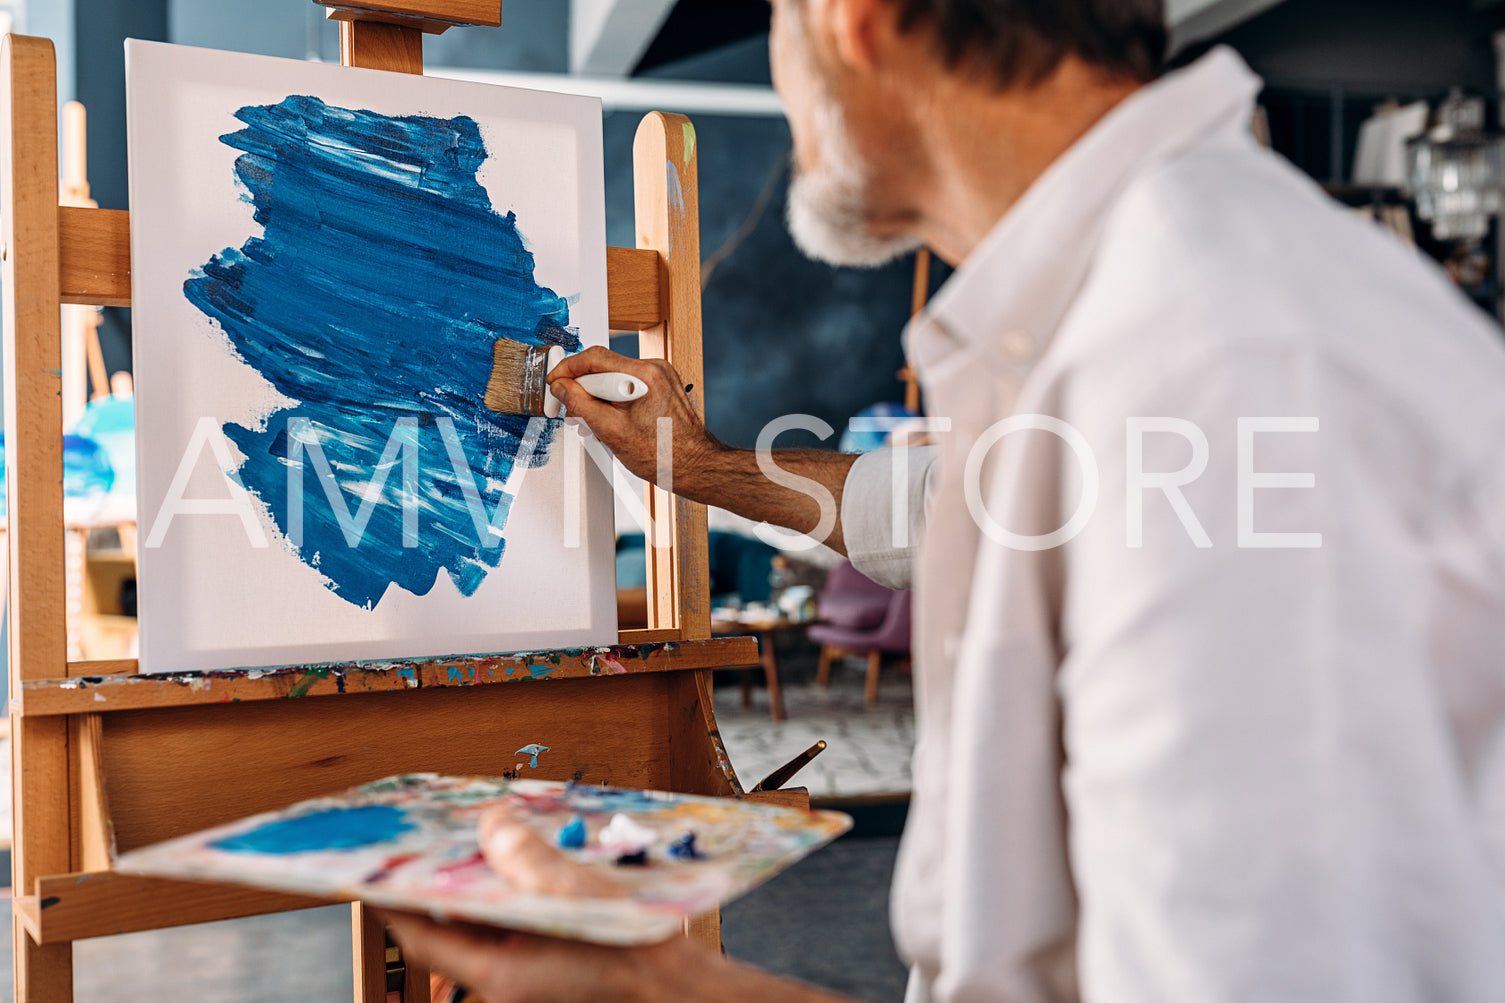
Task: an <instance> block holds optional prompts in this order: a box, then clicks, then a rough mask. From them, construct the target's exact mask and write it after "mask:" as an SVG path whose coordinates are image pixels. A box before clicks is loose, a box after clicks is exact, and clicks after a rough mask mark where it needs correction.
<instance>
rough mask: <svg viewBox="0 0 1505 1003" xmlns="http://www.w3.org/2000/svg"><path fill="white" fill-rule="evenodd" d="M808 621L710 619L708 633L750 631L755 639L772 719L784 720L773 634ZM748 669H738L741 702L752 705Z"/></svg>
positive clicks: (743, 704) (803, 625)
mask: <svg viewBox="0 0 1505 1003" xmlns="http://www.w3.org/2000/svg"><path fill="white" fill-rule="evenodd" d="M809 625H810V624H809V621H806V620H791V619H789V618H788V617H776V618H772V619H765V620H712V621H711V633H712V634H751V635H753V636H755V637H757V639H758V664H759V665H762V666H763V679H764V681H765V682H766V683H767V685H768V714H769V716H770V717H771V718H773V720H775V721H782V720H784V695H783V693H782V692H781V691H780V689H779V663H778V659H777V657H776V656H775V655H774V650H773V639H774V635H775V634H777V633H779V632H780V631H785V630H793V629H795V628H796V627H808V626H809ZM751 673H752V669H751V667H749V668H747V669H743V670H742V706H743V707H751V706H752V674H751Z"/></svg>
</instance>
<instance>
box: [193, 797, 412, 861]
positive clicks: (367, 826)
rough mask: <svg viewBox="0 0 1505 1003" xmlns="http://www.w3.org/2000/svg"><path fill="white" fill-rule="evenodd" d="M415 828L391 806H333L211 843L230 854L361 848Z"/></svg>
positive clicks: (388, 839)
mask: <svg viewBox="0 0 1505 1003" xmlns="http://www.w3.org/2000/svg"><path fill="white" fill-rule="evenodd" d="M412 828H413V825H412V823H410V822H409V821H408V820H407V819H406V818H404V817H403V813H402V810H401V809H399V808H394V807H392V806H391V805H367V806H365V807H361V808H331V809H329V810H327V811H316V812H312V813H310V814H308V815H299V816H297V817H295V818H279V819H277V820H276V821H275V822H268V823H267V824H266V825H263V826H258V827H257V828H255V829H251V830H249V831H247V832H242V833H238V834H236V835H234V836H226V837H225V838H224V839H217V840H215V841H214V842H212V843H210V844H209V845H210V846H211V847H213V848H214V849H216V850H224V851H225V852H227V853H273V854H283V853H314V852H317V851H320V850H359V849H362V848H364V847H367V846H375V845H377V844H378V843H389V842H391V841H392V840H394V839H396V838H397V837H398V836H400V835H402V834H403V833H404V832H407V831H409V830H410V829H412Z"/></svg>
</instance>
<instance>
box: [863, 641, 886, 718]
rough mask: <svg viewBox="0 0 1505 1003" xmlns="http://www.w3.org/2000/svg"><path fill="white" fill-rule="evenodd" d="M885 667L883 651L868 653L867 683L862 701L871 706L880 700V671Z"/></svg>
mask: <svg viewBox="0 0 1505 1003" xmlns="http://www.w3.org/2000/svg"><path fill="white" fill-rule="evenodd" d="M882 668H883V652H881V651H869V652H868V653H867V685H865V686H864V687H863V691H862V702H863V703H865V704H867V705H868V706H869V707H871V706H872V705H873V704H875V703H877V702H878V672H879V670H881V669H882Z"/></svg>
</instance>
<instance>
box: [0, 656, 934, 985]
mask: <svg viewBox="0 0 1505 1003" xmlns="http://www.w3.org/2000/svg"><path fill="white" fill-rule="evenodd" d="M780 658H781V665H782V671H781V676H782V677H783V678H784V680H785V686H784V701H785V706H786V711H787V720H785V721H782V722H773V721H771V720H769V716H768V703H767V695H766V693H765V692H764V691H763V690H762V688H761V686H759V687H758V688H756V689H755V690H754V691H753V703H752V706H751V707H749V708H745V709H744V708H743V707H742V705H741V696H740V692H739V689H738V687H737V685H736V676H735V674H724V675H723V680H718V682H721V681H724V682H725V683H727V684H728V685H721V686H718V689H717V691H716V715H717V720H718V722H719V724H720V727H721V734H722V738H723V739H724V740H725V742H726V745H727V752H728V755H730V757H731V759H732V764H733V766H735V768H736V769H737V773H738V775H739V776H740V777H741V778H742V780H743V782H744V784H746V785H748V786H751V785H752V784H754V783H756V782H757V781H758V780H759V779H761V778H762V777H764V776H765V775H767V774H768V773H769V772H771V771H772V770H773V769H775V768H777V767H778V766H781V765H783V764H784V763H785V762H787V761H788V760H789V759H790V758H792V757H793V756H794V755H795V754H796V753H798V752H799V751H801V750H802V749H805V748H808V747H809V746H810V745H811V744H812V743H814V742H815V741H817V740H820V739H824V740H825V741H826V742H827V743H828V748H827V750H826V751H825V753H823V754H822V755H821V756H819V757H817V758H816V760H815V761H814V762H813V763H812V764H811V765H810V766H808V767H807V768H806V769H805V770H804V772H802V773H801V774H800V775H799V776H798V777H796V778H795V780H793V781H791V784H792V785H804V786H808V787H809V788H810V791H811V796H812V798H814V799H815V800H817V801H819V802H821V803H823V804H826V805H828V806H831V807H838V808H847V809H848V810H850V811H851V812H852V813H853V815H854V817H856V818H857V820H858V829H857V830H856V831H855V832H854V834H853V835H850V836H847V837H845V838H843V839H841V840H839V841H837V842H836V843H834V844H832V845H831V846H829V847H827V848H825V849H824V850H822V851H820V852H819V853H816V854H815V855H813V856H811V857H809V858H808V859H806V860H804V861H802V862H801V863H800V864H798V865H796V866H795V867H794V868H792V869H790V870H789V871H787V872H785V873H784V874H782V875H779V876H778V877H776V878H774V879H773V880H772V881H770V882H769V883H768V884H766V885H764V886H762V887H761V888H758V889H755V890H754V891H753V892H752V893H750V894H749V895H747V896H745V897H743V898H742V899H740V900H738V901H737V902H734V903H732V904H731V905H729V906H728V907H727V908H726V909H725V910H724V912H723V939H724V944H725V947H726V950H727V953H728V954H730V955H731V956H733V957H735V958H739V959H741V960H744V961H747V962H749V963H751V964H755V965H758V966H761V967H764V968H767V969H769V970H772V971H775V972H779V973H782V974H784V975H788V976H790V977H793V978H798V979H801V980H804V981H806V982H810V983H812V984H815V985H819V986H824V987H826V988H828V989H833V990H836V991H839V992H844V993H848V994H850V995H853V996H855V997H857V998H859V999H866V1000H873V1001H875V1003H882V1001H898V1000H900V999H902V998H903V995H904V978H905V974H904V969H903V966H902V965H901V963H900V962H899V960H898V958H897V956H896V955H895V953H894V947H893V942H892V940H891V938H890V935H889V930H888V906H887V902H888V885H889V881H890V877H891V875H892V871H893V861H894V855H895V852H896V851H897V848H898V839H897V836H896V835H895V833H896V830H897V821H896V820H902V811H903V800H904V795H905V794H907V792H908V790H909V754H910V750H911V748H912V746H913V704H912V699H911V692H910V686H909V679H908V677H907V676H901V675H899V674H898V673H895V672H892V671H890V670H885V674H884V677H883V685H882V688H881V691H880V698H879V701H878V703H877V704H876V705H875V706H874V707H871V708H869V707H865V706H864V705H863V700H862V672H861V668H860V666H858V665H856V664H853V665H850V666H843V667H838V669H837V671H836V672H835V673H834V674H833V680H832V685H831V688H830V689H829V690H828V691H821V690H819V689H817V688H816V687H815V686H814V685H813V684H812V682H811V681H810V680H811V679H813V675H814V670H813V655H812V653H811V652H810V651H809V650H806V649H804V648H802V647H801V645H799V644H798V643H794V644H792V645H791V647H790V650H788V651H785V650H782V648H781V651H780ZM4 755H5V759H6V760H8V759H9V747H8V743H7V745H6V747H5V751H4ZM0 777H3V778H4V784H5V786H6V788H8V787H9V780H10V770H9V768H8V762H7V763H6V764H5V768H4V769H3V770H0ZM4 794H5V796H4V798H3V801H4V804H5V805H6V806H7V807H8V806H9V803H10V798H9V791H8V789H7V790H5V791H4ZM874 809H876V811H875V810H874ZM5 826H6V832H7V834H8V831H9V817H8V813H7V816H6V818H5ZM349 916H350V914H349V910H348V908H346V907H344V906H330V907H328V908H324V909H311V910H307V911H304V912H297V913H286V914H282V915H275V916H258V917H254V918H251V919H243V920H231V921H227V922H223V923H209V924H204V925H201V926H194V927H183V928H179V929H176V930H169V931H158V932H152V933H140V934H131V935H128V936H123V937H106V938H100V939H98V940H90V941H81V942H79V943H78V944H76V945H75V951H74V971H75V998H76V1000H77V1003H158V1001H162V1000H185V1001H186V1000H193V1001H195V1003H269V1001H275V1003H348V1001H349V999H350V997H351V992H352V988H351V976H350V968H349V964H348V962H347V960H346V959H348V958H349V956H350V919H349ZM6 944H7V945H9V944H10V938H6ZM0 962H3V970H0V980H3V981H0V987H3V988H0V999H10V998H11V997H10V996H9V992H10V989H9V987H10V985H11V954H10V950H9V948H8V947H7V948H6V949H5V950H4V951H3V953H0Z"/></svg>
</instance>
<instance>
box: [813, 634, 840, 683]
mask: <svg viewBox="0 0 1505 1003" xmlns="http://www.w3.org/2000/svg"><path fill="white" fill-rule="evenodd" d="M835 658H836V649H835V648H833V647H831V646H830V645H829V644H822V645H821V646H820V666H819V667H818V668H817V669H816V670H815V685H817V686H819V687H820V688H821V689H823V690H824V689H830V687H831V662H832V661H834V660H835Z"/></svg>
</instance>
